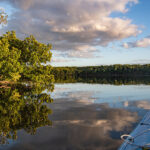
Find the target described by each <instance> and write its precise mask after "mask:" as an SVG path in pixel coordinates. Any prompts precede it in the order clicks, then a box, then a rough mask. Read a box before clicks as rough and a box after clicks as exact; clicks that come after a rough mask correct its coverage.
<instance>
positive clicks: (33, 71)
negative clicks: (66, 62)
mask: <svg viewBox="0 0 150 150" xmlns="http://www.w3.org/2000/svg"><path fill="white" fill-rule="evenodd" d="M50 49H51V45H49V44H48V45H45V44H42V43H40V42H38V41H37V40H36V39H35V38H34V36H30V37H27V38H25V39H24V40H20V39H18V38H17V37H16V33H15V32H14V31H12V32H7V33H6V34H4V35H3V36H1V37H0V78H1V80H11V81H18V80H19V79H21V80H31V81H38V82H46V81H49V82H53V75H52V74H51V66H50V65H49V66H43V65H44V64H46V63H47V62H50V60H51V56H52V53H51V52H50Z"/></svg>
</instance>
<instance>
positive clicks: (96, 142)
mask: <svg viewBox="0 0 150 150" xmlns="http://www.w3.org/2000/svg"><path fill="white" fill-rule="evenodd" d="M56 101H57V100H56ZM58 101H59V100H58ZM60 103H62V101H61V100H60ZM60 103H56V104H54V105H60V109H58V110H57V111H56V109H55V107H53V111H54V114H53V115H52V116H50V118H51V119H53V128H50V127H44V128H40V129H39V130H38V133H37V134H36V135H31V136H30V135H27V134H25V133H24V132H23V131H21V132H20V133H19V134H18V138H19V142H17V143H16V144H11V146H9V147H7V150H10V149H11V150H20V149H23V150H25V149H30V150H40V149H44V150H49V149H52V150H59V149H64V150H66V149H71V150H116V149H118V147H119V146H120V145H121V142H122V141H121V139H120V134H121V133H122V134H123V132H121V133H120V131H123V130H124V129H126V128H127V127H128V128H127V130H128V131H129V132H130V131H131V128H130V127H131V126H132V125H133V124H134V123H135V122H136V121H137V119H138V116H137V113H133V112H129V111H127V110H123V109H118V108H110V107H109V106H108V105H100V104H95V105H90V106H88V107H80V108H77V107H76V108H75V107H72V108H68V109H67V108H66V110H64V108H63V107H62V105H61V104H60ZM64 103H66V104H67V103H68V102H66V101H64ZM76 105H78V103H76ZM79 105H80V104H79ZM64 106H65V104H64ZM80 106H81V105H80ZM97 108H100V109H101V110H98V111H97ZM3 149H4V148H3ZM4 150H5V149H4Z"/></svg>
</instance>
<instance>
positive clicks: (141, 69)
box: [52, 64, 150, 79]
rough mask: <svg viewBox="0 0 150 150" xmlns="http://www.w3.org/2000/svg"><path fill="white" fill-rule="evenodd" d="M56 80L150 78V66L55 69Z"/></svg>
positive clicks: (53, 70)
mask: <svg viewBox="0 0 150 150" xmlns="http://www.w3.org/2000/svg"><path fill="white" fill-rule="evenodd" d="M52 73H53V74H54V76H55V79H58V78H65V77H75V78H79V77H80V78H83V77H86V78H89V77H90V78H91V77H117V76H118V77H143V76H150V64H145V65H128V64H127V65H120V64H116V65H108V66H103V65H102V66H87V67H53V69H52Z"/></svg>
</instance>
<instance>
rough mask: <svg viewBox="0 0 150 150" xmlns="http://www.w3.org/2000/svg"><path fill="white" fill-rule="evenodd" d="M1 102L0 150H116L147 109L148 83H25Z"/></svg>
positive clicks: (6, 92) (2, 91)
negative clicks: (51, 86)
mask: <svg viewBox="0 0 150 150" xmlns="http://www.w3.org/2000/svg"><path fill="white" fill-rule="evenodd" d="M52 91H53V92H52ZM0 97H1V102H0V114H1V116H0V141H1V146H0V150H20V149H21V150H116V149H118V148H119V146H120V145H121V143H122V141H121V139H120V136H121V135H122V134H129V133H130V132H131V131H132V130H133V129H134V128H135V127H136V125H137V124H138V122H139V121H140V120H141V119H142V117H143V116H144V115H145V113H146V112H147V111H149V109H150V85H148V84H129V85H123V84H122V85H115V84H100V83H61V84H59V83H57V84H55V88H54V90H53V89H51V88H50V87H49V86H46V87H45V86H41V85H38V87H36V86H33V87H32V86H27V85H26V84H25V85H24V86H23V85H16V86H14V87H11V88H10V89H0Z"/></svg>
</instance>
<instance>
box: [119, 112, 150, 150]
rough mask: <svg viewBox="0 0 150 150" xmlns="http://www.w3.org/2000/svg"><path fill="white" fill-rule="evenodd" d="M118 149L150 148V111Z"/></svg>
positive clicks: (136, 149)
mask: <svg viewBox="0 0 150 150" xmlns="http://www.w3.org/2000/svg"><path fill="white" fill-rule="evenodd" d="M119 150H150V111H149V112H147V113H146V115H145V116H144V118H143V119H142V121H141V122H140V123H139V124H138V126H137V127H136V128H135V129H134V130H133V132H132V133H131V134H130V135H129V136H128V137H127V138H126V140H125V141H124V143H123V144H122V145H121V147H120V148H119Z"/></svg>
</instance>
